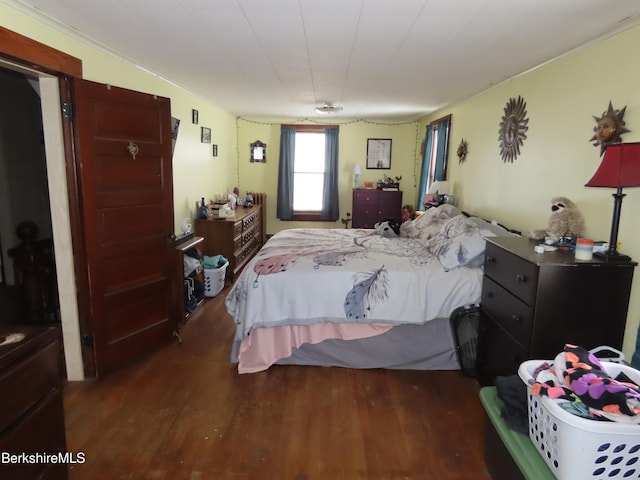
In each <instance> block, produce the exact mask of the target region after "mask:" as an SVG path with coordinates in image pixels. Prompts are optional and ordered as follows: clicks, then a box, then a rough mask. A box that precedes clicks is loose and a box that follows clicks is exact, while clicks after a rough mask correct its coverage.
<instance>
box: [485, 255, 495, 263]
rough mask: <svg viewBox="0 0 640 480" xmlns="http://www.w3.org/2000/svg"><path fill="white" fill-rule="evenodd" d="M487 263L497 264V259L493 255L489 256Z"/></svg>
mask: <svg viewBox="0 0 640 480" xmlns="http://www.w3.org/2000/svg"><path fill="white" fill-rule="evenodd" d="M487 263H496V259H495V257H492V256H491V255H487Z"/></svg>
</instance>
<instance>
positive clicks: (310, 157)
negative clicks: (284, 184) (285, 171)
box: [293, 132, 325, 213]
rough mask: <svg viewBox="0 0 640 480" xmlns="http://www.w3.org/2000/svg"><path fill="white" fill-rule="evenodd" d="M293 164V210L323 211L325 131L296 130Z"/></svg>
mask: <svg viewBox="0 0 640 480" xmlns="http://www.w3.org/2000/svg"><path fill="white" fill-rule="evenodd" d="M295 143H296V148H295V158H294V166H293V210H294V211H295V212H316V213H320V212H321V211H322V197H323V192H324V143H325V135H324V132H322V133H320V132H296V142H295Z"/></svg>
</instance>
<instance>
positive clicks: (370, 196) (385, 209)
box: [352, 189, 402, 228]
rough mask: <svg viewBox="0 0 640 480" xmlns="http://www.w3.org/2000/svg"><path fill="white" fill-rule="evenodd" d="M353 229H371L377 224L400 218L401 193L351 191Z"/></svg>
mask: <svg viewBox="0 0 640 480" xmlns="http://www.w3.org/2000/svg"><path fill="white" fill-rule="evenodd" d="M352 214H353V217H352V218H353V223H352V226H353V228H373V226H374V225H375V224H376V223H377V222H382V221H385V220H389V219H390V218H393V219H396V220H400V218H401V216H402V192H400V191H389V190H362V189H355V190H353V212H352Z"/></svg>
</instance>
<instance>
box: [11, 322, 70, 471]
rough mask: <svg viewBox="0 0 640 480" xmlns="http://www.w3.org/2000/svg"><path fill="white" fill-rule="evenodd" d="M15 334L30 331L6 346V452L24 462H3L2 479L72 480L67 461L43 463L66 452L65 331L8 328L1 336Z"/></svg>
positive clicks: (37, 328) (44, 328)
mask: <svg viewBox="0 0 640 480" xmlns="http://www.w3.org/2000/svg"><path fill="white" fill-rule="evenodd" d="M14 332H20V333H24V334H25V338H24V340H22V341H20V342H17V343H12V344H7V345H3V346H0V392H1V395H2V399H1V400H0V405H1V407H0V452H1V453H2V454H3V455H18V456H21V455H22V457H23V460H22V461H20V462H18V463H13V462H9V463H7V462H5V461H4V459H3V461H2V462H1V463H0V478H3V479H4V478H6V479H11V480H21V479H66V478H67V465H66V464H65V463H54V462H51V461H47V460H46V459H45V460H43V457H44V456H47V455H58V454H59V453H62V454H65V453H66V439H65V431H64V428H65V427H64V407H63V403H62V381H63V380H62V379H63V365H62V355H61V347H60V340H59V332H58V330H57V329H56V328H47V327H21V326H16V327H14V328H11V329H6V328H5V329H3V330H2V332H0V338H1V339H2V340H3V341H4V339H5V338H6V335H7V334H9V333H14ZM36 454H38V455H40V457H39V458H40V461H37V460H38V458H37V457H35V455H36ZM34 460H35V461H34ZM57 461H58V462H60V461H61V460H60V459H58V460H57Z"/></svg>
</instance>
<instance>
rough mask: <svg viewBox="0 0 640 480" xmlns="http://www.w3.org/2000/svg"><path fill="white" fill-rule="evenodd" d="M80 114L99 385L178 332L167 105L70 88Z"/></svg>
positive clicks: (82, 209)
mask: <svg viewBox="0 0 640 480" xmlns="http://www.w3.org/2000/svg"><path fill="white" fill-rule="evenodd" d="M74 109H75V112H74V117H75V121H74V127H75V146H76V149H77V150H76V158H77V159H78V160H77V162H76V165H78V166H79V172H78V185H79V189H78V190H79V191H78V195H79V203H80V205H79V206H78V207H79V216H80V222H81V224H82V242H83V254H84V255H85V257H86V258H85V262H84V263H85V264H86V271H85V272H83V273H84V275H82V276H86V278H87V280H88V291H89V302H88V309H87V310H88V312H87V313H88V315H89V316H90V318H89V321H88V322H87V321H81V334H82V335H83V340H84V344H85V346H88V347H89V348H91V346H92V347H93V348H94V355H95V369H96V375H97V376H102V375H104V374H105V373H108V372H110V371H113V370H114V369H117V368H119V367H121V366H123V365H126V364H127V363H129V362H131V361H132V360H133V359H135V358H137V357H140V356H141V355H144V354H145V353H148V352H149V351H151V350H153V349H155V348H157V347H158V346H160V345H162V344H164V343H166V342H168V341H170V340H171V338H172V335H173V334H174V332H175V331H176V329H177V326H178V318H177V316H176V315H175V313H176V309H175V308H174V307H175V306H173V305H172V299H175V296H176V288H177V284H176V282H177V281H178V279H176V278H175V277H176V276H175V263H174V262H175V250H174V246H175V245H174V240H173V229H174V224H173V223H174V220H173V184H172V166H171V155H172V149H171V110H170V100H169V99H168V98H162V97H157V96H154V95H148V94H143V93H140V92H134V91H131V90H126V89H122V88H116V87H112V86H107V85H103V84H98V83H94V82H89V81H85V80H80V79H74ZM82 325H84V329H83V326H82ZM87 330H90V331H87Z"/></svg>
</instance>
